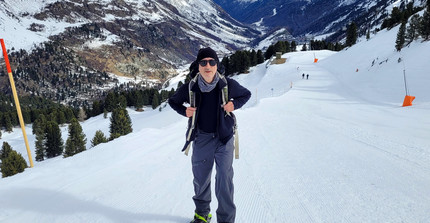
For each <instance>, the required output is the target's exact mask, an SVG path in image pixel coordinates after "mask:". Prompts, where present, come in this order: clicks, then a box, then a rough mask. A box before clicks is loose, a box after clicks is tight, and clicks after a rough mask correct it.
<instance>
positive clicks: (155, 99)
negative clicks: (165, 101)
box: [152, 92, 160, 109]
mask: <svg viewBox="0 0 430 223" xmlns="http://www.w3.org/2000/svg"><path fill="white" fill-rule="evenodd" d="M159 105H160V102H159V101H158V92H154V95H153V96H152V109H155V108H156V107H158V106H159Z"/></svg>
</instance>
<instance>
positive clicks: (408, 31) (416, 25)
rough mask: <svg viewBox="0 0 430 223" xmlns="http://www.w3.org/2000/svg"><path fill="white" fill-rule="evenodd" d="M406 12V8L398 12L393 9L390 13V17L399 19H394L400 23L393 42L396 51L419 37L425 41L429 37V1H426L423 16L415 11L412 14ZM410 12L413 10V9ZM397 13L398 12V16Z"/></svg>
mask: <svg viewBox="0 0 430 223" xmlns="http://www.w3.org/2000/svg"><path fill="white" fill-rule="evenodd" d="M408 12H409V10H408V9H406V10H403V11H402V12H400V13H399V12H398V10H394V9H393V12H392V15H391V17H392V18H393V17H395V18H398V19H399V20H396V22H397V23H396V24H399V23H401V25H400V28H399V31H398V32H397V38H396V44H395V48H396V50H397V51H401V50H402V48H403V47H405V46H408V45H409V44H411V43H412V42H413V41H414V40H417V39H418V38H419V37H421V38H423V39H424V40H425V41H428V40H429V39H430V1H427V6H426V9H425V11H424V14H423V16H420V15H418V14H416V13H415V14H413V15H412V14H410V13H408ZM412 12H415V10H413V11H412ZM394 13H396V14H397V16H395V15H393V14H394ZM398 14H400V16H399V15H398ZM409 17H410V18H409Z"/></svg>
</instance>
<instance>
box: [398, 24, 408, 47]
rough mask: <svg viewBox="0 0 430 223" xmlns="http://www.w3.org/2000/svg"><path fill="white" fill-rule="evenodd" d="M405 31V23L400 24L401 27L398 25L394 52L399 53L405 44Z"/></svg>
mask: <svg viewBox="0 0 430 223" xmlns="http://www.w3.org/2000/svg"><path fill="white" fill-rule="evenodd" d="M405 31H406V23H405V22H402V25H400V28H399V31H398V32H397V39H396V50H397V51H399V52H400V51H401V50H402V48H403V45H404V44H405Z"/></svg>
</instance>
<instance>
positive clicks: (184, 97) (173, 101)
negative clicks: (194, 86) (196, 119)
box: [168, 83, 190, 117]
mask: <svg viewBox="0 0 430 223" xmlns="http://www.w3.org/2000/svg"><path fill="white" fill-rule="evenodd" d="M168 102H169V105H170V107H172V108H173V110H175V111H176V112H177V113H179V114H180V115H183V116H185V117H186V114H185V110H186V109H187V108H186V107H185V106H184V103H190V102H189V93H188V83H186V84H184V85H182V86H181V87H180V88H179V89H178V90H177V91H176V93H175V94H173V95H172V96H171V97H170V98H169V101H168Z"/></svg>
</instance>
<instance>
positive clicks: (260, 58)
mask: <svg viewBox="0 0 430 223" xmlns="http://www.w3.org/2000/svg"><path fill="white" fill-rule="evenodd" d="M261 63H264V55H263V51H261V50H258V51H257V64H261Z"/></svg>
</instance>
